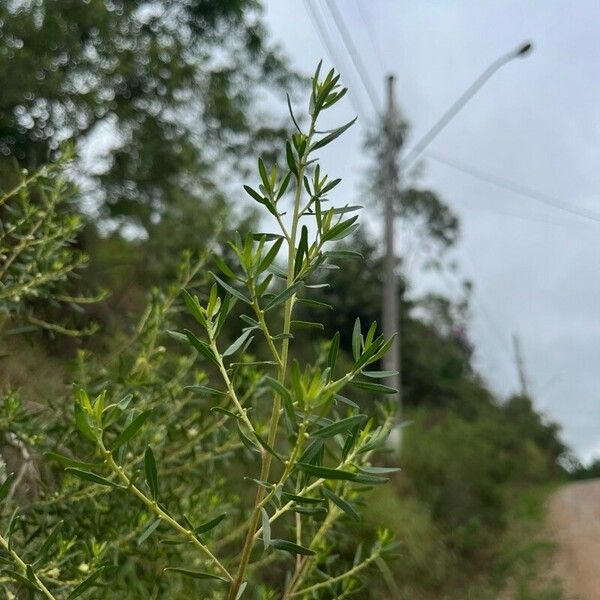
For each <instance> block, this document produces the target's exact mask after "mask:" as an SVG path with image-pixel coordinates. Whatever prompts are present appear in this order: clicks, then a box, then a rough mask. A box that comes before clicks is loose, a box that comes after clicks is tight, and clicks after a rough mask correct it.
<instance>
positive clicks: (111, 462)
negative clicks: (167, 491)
mask: <svg viewBox="0 0 600 600" xmlns="http://www.w3.org/2000/svg"><path fill="white" fill-rule="evenodd" d="M98 447H99V448H100V452H101V453H102V456H103V458H104V460H105V462H106V464H107V465H108V466H109V467H110V469H111V470H112V471H113V472H114V473H115V474H116V475H117V477H118V478H119V479H120V480H121V481H122V482H123V483H124V484H125V485H126V486H127V489H129V490H130V491H131V492H132V493H133V494H134V496H137V497H138V498H139V499H140V500H141V501H142V502H143V503H144V504H145V505H146V507H147V508H148V509H149V510H150V511H151V512H153V513H154V514H155V515H156V516H157V517H158V518H159V519H160V520H161V521H164V522H165V523H167V524H168V525H169V526H170V527H171V528H172V529H174V530H175V531H177V532H178V533H180V534H181V535H182V536H183V537H184V538H186V539H187V540H188V541H189V542H191V543H192V544H193V545H194V546H195V547H196V548H198V550H200V551H201V552H202V553H203V554H205V555H206V556H207V557H208V558H209V559H210V560H211V561H212V562H213V563H214V564H215V565H216V566H217V567H218V569H219V570H220V571H221V572H222V573H223V574H224V575H225V577H227V579H229V581H232V580H233V577H232V576H231V574H230V573H229V571H228V570H227V569H226V568H225V567H224V566H223V565H222V564H221V562H220V561H219V560H218V559H217V557H216V556H214V554H213V553H212V552H211V551H210V550H209V549H208V548H207V547H206V546H205V545H204V544H203V543H202V542H201V541H200V540H199V539H198V538H197V537H196V536H195V535H194V532H193V531H191V530H190V529H186V528H185V527H183V525H180V524H179V523H178V522H177V521H176V520H175V519H173V517H171V516H170V515H168V514H167V513H166V512H165V511H164V510H163V509H162V508H161V507H160V506H159V505H158V503H157V502H156V501H155V500H152V499H150V498H148V497H147V496H146V494H144V492H142V491H141V490H140V489H139V488H138V487H136V486H135V485H134V484H133V483H132V482H131V480H130V479H129V477H127V475H126V474H125V473H124V471H123V469H122V468H121V467H120V466H119V465H118V464H117V463H116V462H115V459H114V458H113V455H112V453H111V452H109V451H108V450H107V449H106V447H105V446H104V443H103V442H102V440H100V439H99V440H98Z"/></svg>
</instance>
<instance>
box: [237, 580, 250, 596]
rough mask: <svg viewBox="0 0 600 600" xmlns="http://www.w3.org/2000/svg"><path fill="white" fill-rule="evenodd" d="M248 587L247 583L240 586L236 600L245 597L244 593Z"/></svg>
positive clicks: (244, 582)
mask: <svg viewBox="0 0 600 600" xmlns="http://www.w3.org/2000/svg"><path fill="white" fill-rule="evenodd" d="M247 585H248V582H247V581H243V582H242V585H240V589H239V590H238V593H237V594H236V595H235V600H240V598H241V597H242V596H243V595H244V592H245V591H246V586H247Z"/></svg>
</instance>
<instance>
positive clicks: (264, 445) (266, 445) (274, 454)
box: [254, 433, 285, 464]
mask: <svg viewBox="0 0 600 600" xmlns="http://www.w3.org/2000/svg"><path fill="white" fill-rule="evenodd" d="M254 437H255V438H256V440H257V441H258V443H259V444H260V445H261V446H262V447H263V448H264V449H265V450H266V451H267V452H268V453H269V454H270V455H271V456H273V457H274V458H276V459H277V460H278V461H279V462H280V463H282V464H283V463H284V462H285V461H284V460H283V458H281V456H279V454H277V452H275V450H273V448H271V446H269V444H268V443H267V441H266V440H264V439H263V438H262V437H261V436H260V435H258V433H254Z"/></svg>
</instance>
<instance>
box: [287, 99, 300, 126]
mask: <svg viewBox="0 0 600 600" xmlns="http://www.w3.org/2000/svg"><path fill="white" fill-rule="evenodd" d="M285 97H286V98H287V105H288V110H289V111H290V117H292V121H293V123H294V125H295V126H296V129H297V130H298V132H299V133H302V130H301V129H300V126H299V125H298V122H297V121H296V117H295V116H294V110H293V109H292V101H291V100H290V95H289V94H288V93H287V92H286V94H285Z"/></svg>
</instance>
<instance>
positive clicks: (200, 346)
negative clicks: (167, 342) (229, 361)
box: [183, 329, 219, 366]
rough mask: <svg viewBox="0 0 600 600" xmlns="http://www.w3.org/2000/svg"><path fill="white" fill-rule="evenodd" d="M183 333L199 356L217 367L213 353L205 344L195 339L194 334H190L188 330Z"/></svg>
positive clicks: (217, 363)
mask: <svg viewBox="0 0 600 600" xmlns="http://www.w3.org/2000/svg"><path fill="white" fill-rule="evenodd" d="M183 332H184V333H185V335H186V337H187V339H188V342H189V343H190V344H191V345H192V346H193V347H194V348H195V349H196V350H197V352H198V353H199V354H201V355H202V356H204V358H206V359H207V360H209V361H210V362H211V363H213V364H214V365H217V366H218V365H219V362H218V361H217V359H216V357H215V355H214V352H213V351H212V349H211V348H210V346H209V345H208V344H207V343H206V342H203V341H202V340H200V339H199V338H197V337H196V336H195V334H194V333H192V332H191V331H190V330H189V329H184V330H183Z"/></svg>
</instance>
